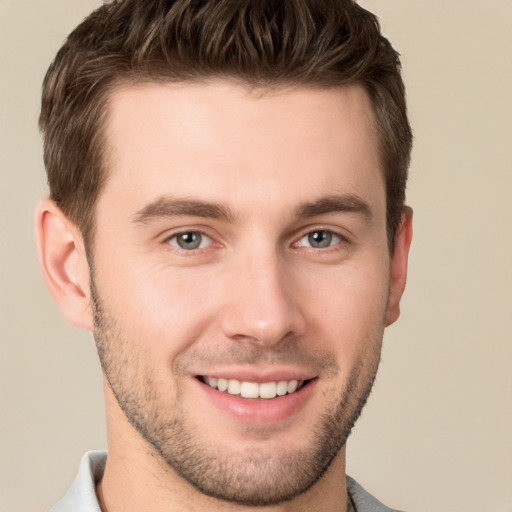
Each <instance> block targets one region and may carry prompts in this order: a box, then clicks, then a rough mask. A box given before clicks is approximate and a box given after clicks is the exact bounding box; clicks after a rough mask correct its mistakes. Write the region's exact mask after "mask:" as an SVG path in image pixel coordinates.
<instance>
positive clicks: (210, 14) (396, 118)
mask: <svg viewBox="0 0 512 512" xmlns="http://www.w3.org/2000/svg"><path fill="white" fill-rule="evenodd" d="M208 78H228V79H234V80H237V81H240V82H241V83H244V84H247V85H250V86H263V87H273V86H279V85H298V86H301V85H304V86H313V87H339V86H345V85H351V84H359V85H361V86H363V87H364V89H365V90H366V92H367V93H368V95H369V97H370V100H371V103H372V106H373V109H374V113H375V118H376V123H377V131H378V134H379V144H380V148H379V149H380V154H381V162H382V167H383V172H384V176H385V182H386V198H387V230H388V239H389V242H390V243H389V245H390V247H392V246H393V239H394V234H395V232H396V229H397V227H398V225H399V222H400V217H401V212H402V209H403V206H404V201H405V185H406V180H407V170H408V167H409V160H410V152H411V144H412V134H411V129H410V126H409V122H408V119H407V112H406V102H405V89H404V85H403V82H402V79H401V74H400V61H399V57H398V54H397V52H396V51H395V50H393V48H392V47H391V45H390V43H389V42H388V40H387V39H386V38H384V37H383V36H382V35H381V33H380V27H379V23H378V21H377V19H376V17H375V16H374V15H373V14H371V13H370V12H368V11H366V10H365V9H363V8H362V7H360V6H358V5H357V4H356V3H355V2H354V1H353V0H113V1H111V2H109V3H105V4H104V5H103V6H102V7H100V8H98V9H97V10H96V11H94V12H93V13H92V14H91V15H89V16H88V17H87V18H86V19H85V20H84V21H83V22H82V23H81V24H80V25H79V26H78V27H77V28H76V29H75V30H74V31H73V32H72V33H71V34H70V35H69V37H68V38H67V40H66V42H65V43H64V45H63V47H62V48H61V49H60V51H59V52H58V54H57V56H56V58H55V60H54V62H53V63H52V65H51V66H50V68H49V70H48V72H47V75H46V78H45V80H44V84H43V97H42V109H41V116H40V120H39V123H40V128H41V131H42V134H43V138H44V160H45V165H46V170H47V174H48V182H49V186H50V197H51V198H52V199H53V200H54V201H55V202H56V203H57V204H58V205H59V206H60V207H61V208H62V210H63V211H64V212H65V213H66V215H68V217H69V218H70V219H71V220H73V221H74V222H75V223H76V224H77V226H78V227H79V228H80V230H81V232H82V234H83V236H84V239H85V240H86V242H87V241H89V242H90V241H91V239H92V235H93V231H94V229H93V228H94V207H95V202H96V200H97V197H98V194H99V192H100V190H101V186H102V183H103V181H104V180H105V176H106V169H105V168H104V167H105V164H104V160H105V158H104V153H105V149H106V144H105V140H104V137H103V132H102V128H103V126H104V124H105V123H104V121H105V116H106V115H107V112H108V99H109V93H110V92H111V91H112V90H113V89H114V88H115V87H117V86H119V85H120V84H127V83H128V84H130V83H138V82H143V81H176V82H183V81H187V80H203V79H208Z"/></svg>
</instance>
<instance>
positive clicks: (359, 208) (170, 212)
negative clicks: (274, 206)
mask: <svg viewBox="0 0 512 512" xmlns="http://www.w3.org/2000/svg"><path fill="white" fill-rule="evenodd" d="M328 213H350V214H357V215H360V216H362V217H364V218H366V219H367V220H371V218H372V217H373V215H372V210H371V208H370V206H369V205H368V203H366V202H365V201H364V200H363V199H361V198H360V197H359V196H357V195H354V194H343V195H339V196H338V195H332V196H326V197H322V198H320V199H318V200H316V201H312V202H307V203H303V204H301V205H300V206H299V207H298V208H297V209H296V210H295V215H296V217H298V218H308V217H315V216H317V215H325V214H328ZM176 216H178V217H180V216H181V217H186V216H188V217H204V218H210V219H217V220H223V221H226V222H234V221H235V220H236V218H237V215H236V214H235V213H234V212H233V211H232V210H231V209H230V208H228V207H226V206H224V205H221V204H218V203H214V202H208V201H200V200H195V199H175V198H172V197H168V196H164V197H160V198H158V199H156V200H155V201H153V202H151V203H149V204H148V205H146V206H144V207H143V208H142V209H140V210H138V211H137V212H136V213H135V214H134V215H133V218H132V221H133V222H134V223H136V224H146V223H148V222H150V221H152V220H154V219H158V218H165V217H176Z"/></svg>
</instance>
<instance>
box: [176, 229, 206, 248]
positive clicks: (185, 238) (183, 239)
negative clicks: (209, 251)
mask: <svg viewBox="0 0 512 512" xmlns="http://www.w3.org/2000/svg"><path fill="white" fill-rule="evenodd" d="M178 245H179V246H180V247H181V248H182V249H197V248H198V247H199V245H201V235H199V233H194V232H192V231H191V232H190V233H182V234H181V235H179V236H178Z"/></svg>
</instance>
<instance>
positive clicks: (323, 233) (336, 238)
mask: <svg viewBox="0 0 512 512" xmlns="http://www.w3.org/2000/svg"><path fill="white" fill-rule="evenodd" d="M340 242H341V237H340V235H337V234H336V233H333V232H332V231H328V230H326V229H319V230H317V231H311V232H310V233H308V234H307V235H304V236H303V237H302V238H301V239H300V245H301V246H305V247H312V248H313V249H326V248H327V247H332V246H333V245H336V244H339V243H340Z"/></svg>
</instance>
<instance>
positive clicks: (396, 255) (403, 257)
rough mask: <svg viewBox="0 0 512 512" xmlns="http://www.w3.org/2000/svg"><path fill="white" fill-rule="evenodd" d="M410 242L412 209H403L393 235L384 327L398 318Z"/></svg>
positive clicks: (405, 278)
mask: <svg viewBox="0 0 512 512" xmlns="http://www.w3.org/2000/svg"><path fill="white" fill-rule="evenodd" d="M411 240H412V209H411V208H409V207H408V206H406V207H404V210H403V212H402V218H401V220H400V225H399V226H398V229H397V232H396V235H395V246H394V249H393V254H392V256H391V264H390V284H389V299H388V310H387V313H386V327H387V326H388V325H391V324H392V323H393V322H396V321H397V320H398V317H399V316H400V299H401V298H402V294H403V293H404V289H405V282H406V280H407V260H408V257H409V248H410V247H411Z"/></svg>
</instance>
